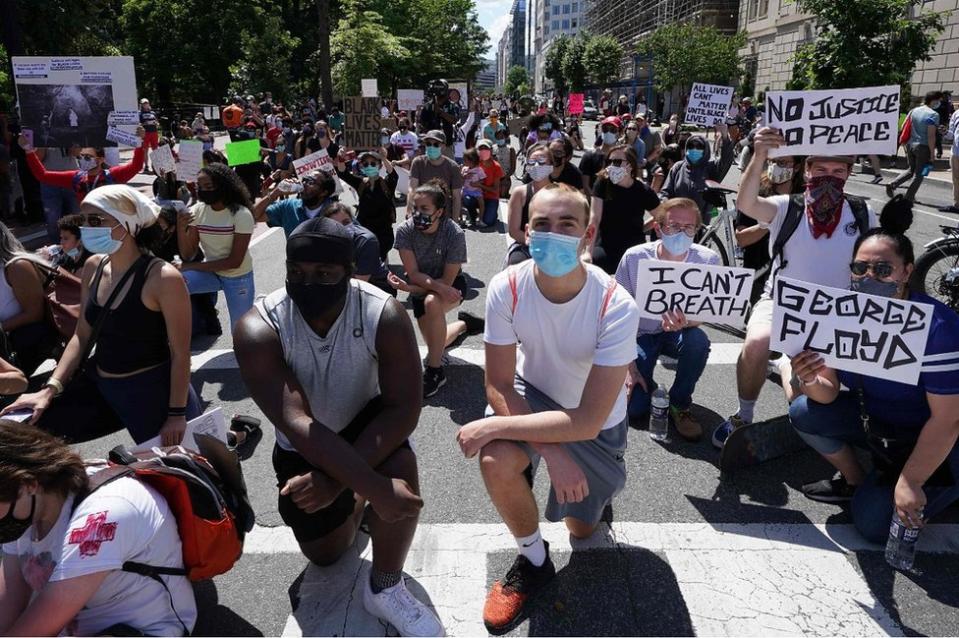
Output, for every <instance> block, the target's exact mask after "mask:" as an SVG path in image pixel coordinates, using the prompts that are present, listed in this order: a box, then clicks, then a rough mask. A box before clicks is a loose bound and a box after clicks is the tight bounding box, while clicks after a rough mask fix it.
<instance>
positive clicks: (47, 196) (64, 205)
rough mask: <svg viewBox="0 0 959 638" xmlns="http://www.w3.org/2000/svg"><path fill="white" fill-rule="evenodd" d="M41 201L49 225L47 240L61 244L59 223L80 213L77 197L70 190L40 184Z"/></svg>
mask: <svg viewBox="0 0 959 638" xmlns="http://www.w3.org/2000/svg"><path fill="white" fill-rule="evenodd" d="M40 201H41V202H42V203H43V220H44V222H45V223H46V225H47V239H48V240H49V242H50V243H51V244H59V243H60V229H59V228H58V227H57V222H58V221H60V218H61V217H63V216H65V215H73V214H74V213H79V212H80V205H79V204H77V195H76V193H74V192H73V191H72V190H70V189H69V188H59V187H58V186H50V185H48V184H40Z"/></svg>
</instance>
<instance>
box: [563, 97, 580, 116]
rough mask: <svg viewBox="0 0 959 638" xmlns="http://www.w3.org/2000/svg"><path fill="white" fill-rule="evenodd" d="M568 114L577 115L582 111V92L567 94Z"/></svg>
mask: <svg viewBox="0 0 959 638" xmlns="http://www.w3.org/2000/svg"><path fill="white" fill-rule="evenodd" d="M567 110H568V111H569V114H570V115H579V114H580V113H582V112H583V94H582V93H570V94H569V107H567Z"/></svg>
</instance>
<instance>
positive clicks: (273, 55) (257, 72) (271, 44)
mask: <svg viewBox="0 0 959 638" xmlns="http://www.w3.org/2000/svg"><path fill="white" fill-rule="evenodd" d="M259 27H260V29H259V31H258V32H251V31H246V32H244V33H243V34H242V36H241V41H242V43H243V53H244V56H243V58H242V59H240V60H237V61H236V62H235V63H234V64H232V65H230V75H231V76H232V84H231V86H230V92H231V93H245V92H247V91H249V90H250V89H251V87H256V90H257V91H270V92H271V93H272V94H273V97H274V99H279V100H286V99H287V98H290V97H295V96H294V95H291V94H290V86H291V85H292V77H291V71H290V60H291V57H292V55H293V51H294V50H295V49H296V47H297V46H299V44H300V41H299V39H298V38H296V37H295V36H293V35H290V33H289V31H287V30H286V28H285V27H284V25H283V20H282V18H281V17H279V16H277V15H275V14H273V13H267V14H266V15H264V16H263V19H262V21H261V22H260V24H259Z"/></svg>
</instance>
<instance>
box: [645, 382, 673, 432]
mask: <svg viewBox="0 0 959 638" xmlns="http://www.w3.org/2000/svg"><path fill="white" fill-rule="evenodd" d="M649 438H651V439H652V440H654V441H660V442H664V441H668V440H669V392H667V391H666V388H664V387H663V386H661V385H657V386H656V389H655V390H654V391H653V397H652V409H651V410H650V413H649Z"/></svg>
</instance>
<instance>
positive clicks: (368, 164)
mask: <svg viewBox="0 0 959 638" xmlns="http://www.w3.org/2000/svg"><path fill="white" fill-rule="evenodd" d="M360 166H361V167H362V168H366V167H367V166H372V167H374V168H379V166H380V165H379V164H377V163H376V162H375V161H374V162H363V163H361V164H360Z"/></svg>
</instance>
